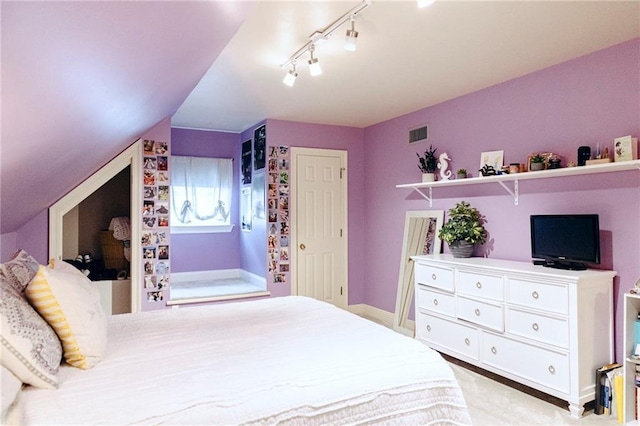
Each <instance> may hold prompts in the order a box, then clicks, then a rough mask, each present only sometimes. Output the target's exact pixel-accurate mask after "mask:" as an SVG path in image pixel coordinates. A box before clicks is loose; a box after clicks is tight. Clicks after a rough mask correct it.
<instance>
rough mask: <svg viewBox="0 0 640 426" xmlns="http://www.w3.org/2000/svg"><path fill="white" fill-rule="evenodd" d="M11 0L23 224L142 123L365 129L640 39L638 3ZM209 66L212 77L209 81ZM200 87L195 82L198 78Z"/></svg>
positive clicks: (12, 202) (9, 153) (2, 224)
mask: <svg viewBox="0 0 640 426" xmlns="http://www.w3.org/2000/svg"><path fill="white" fill-rule="evenodd" d="M357 3H358V1H357V0H355V1H334V0H325V1H258V2H256V3H253V2H245V1H150V2H146V1H84V2H82V1H69V2H22V1H18V2H12V1H2V2H1V9H0V10H1V14H2V16H1V22H2V113H3V114H2V123H1V124H2V131H1V136H2V144H1V151H0V155H1V163H0V164H1V174H0V197H1V198H0V233H7V232H14V231H16V230H17V229H19V228H20V227H21V226H22V225H24V224H25V223H26V222H27V221H28V220H30V219H32V218H33V217H34V216H35V215H37V214H38V213H40V212H42V211H43V210H44V209H46V208H47V207H48V206H49V205H51V204H52V203H53V202H55V201H56V200H57V199H59V198H60V197H61V196H62V195H64V194H65V193H66V192H68V191H69V190H71V189H72V188H73V187H74V186H75V185H77V184H78V183H79V182H81V181H82V180H83V179H85V178H87V177H88V176H89V175H91V173H92V172H93V171H95V170H97V169H98V168H99V167H100V166H102V165H103V164H105V163H106V162H108V161H109V160H110V159H111V158H113V157H114V156H115V155H117V154H118V153H119V152H120V151H122V150H123V149H124V148H126V147H127V146H128V145H129V144H131V143H132V142H133V141H135V140H136V139H137V138H138V137H139V136H140V135H141V134H143V133H144V132H145V131H146V130H148V129H149V128H151V127H152V126H154V125H155V124H156V123H158V122H159V121H161V120H163V119H165V118H167V117H170V116H173V118H172V125H173V126H177V127H187V128H200V129H213V130H225V131H231V132H241V131H243V130H246V129H247V128H249V127H250V126H252V125H254V124H256V123H257V122H259V121H261V120H263V119H265V118H275V119H285V120H292V121H303V122H310V123H324V124H335V125H347V126H355V127H365V126H368V125H371V124H375V123H379V122H382V121H385V120H388V119H391V118H394V117H397V116H399V115H402V114H405V113H408V112H412V111H416V110H418V109H421V108H424V107H426V106H430V105H433V104H436V103H439V102H443V101H446V100H449V99H452V98H455V97H458V96H461V95H464V94H467V93H470V92H473V91H476V90H480V89H482V88H486V87H489V86H492V85H495V84H498V83H501V82H504V81H506V80H509V79H513V78H516V77H518V76H522V75H525V74H528V73H531V72H534V71H537V70H540V69H543V68H545V67H549V66H552V65H554V64H558V63H561V62H564V61H567V60H569V59H572V58H576V57H578V56H582V55H585V54H588V53H591V52H594V51H596V50H599V49H603V48H605V47H608V46H611V45H614V44H617V43H621V42H623V41H626V40H630V39H632V38H635V37H639V36H640V2H638V1H635V0H634V1H593V2H584V1H540V2H538V1H449V0H438V1H436V3H435V4H434V5H432V6H431V7H429V8H427V9H418V8H416V3H415V2H414V1H413V0H411V1H383V0H377V1H376V0H374V1H373V2H372V4H371V6H370V7H368V8H367V9H366V10H365V11H364V12H362V14H361V15H360V16H359V17H358V19H357V21H356V25H357V30H358V31H359V32H360V37H359V41H358V49H357V51H356V52H353V53H351V52H346V51H344V50H343V49H342V47H341V44H342V40H343V38H344V31H345V30H346V27H345V28H341V29H340V30H339V31H336V33H335V35H334V36H333V37H331V38H330V39H329V41H328V43H326V44H325V45H324V46H321V47H319V48H318V50H317V57H318V58H319V60H320V62H321V64H322V67H323V70H324V73H323V74H322V75H321V76H319V77H315V78H311V77H310V76H309V75H308V69H307V67H306V60H307V59H308V58H306V57H304V58H301V61H302V64H300V65H299V66H298V72H299V77H298V81H297V82H296V85H295V86H294V87H293V88H289V87H286V86H284V85H283V84H282V83H281V81H282V77H283V76H284V74H285V71H286V70H283V69H281V67H280V65H281V64H282V63H283V62H284V61H285V60H286V59H287V58H288V57H289V55H290V54H292V53H293V52H294V51H295V50H297V49H298V48H299V47H300V46H301V45H302V44H304V43H305V42H306V41H307V40H308V36H309V35H310V34H311V33H312V32H313V31H315V30H319V29H322V28H323V27H325V26H326V25H328V24H329V23H331V22H332V21H333V20H334V19H336V18H337V17H339V16H340V15H342V14H343V13H345V12H346V11H348V10H349V9H351V8H352V7H353V6H354V5H356V4H357ZM203 76H204V77H203ZM194 88H195V89H194Z"/></svg>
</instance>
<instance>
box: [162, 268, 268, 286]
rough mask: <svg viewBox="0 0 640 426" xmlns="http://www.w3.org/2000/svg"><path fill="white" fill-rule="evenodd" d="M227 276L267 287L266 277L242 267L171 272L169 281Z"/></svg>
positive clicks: (214, 278)
mask: <svg viewBox="0 0 640 426" xmlns="http://www.w3.org/2000/svg"><path fill="white" fill-rule="evenodd" d="M228 278H242V279H243V280H245V281H247V282H249V283H251V284H255V285H257V286H262V287H263V288H265V289H266V288H267V279H266V278H264V277H261V276H258V275H256V274H252V273H251V272H247V271H245V270H243V269H238V268H236V269H218V270H215V271H190V272H172V273H171V282H174V283H179V282H184V281H200V280H211V279H213V280H224V279H228Z"/></svg>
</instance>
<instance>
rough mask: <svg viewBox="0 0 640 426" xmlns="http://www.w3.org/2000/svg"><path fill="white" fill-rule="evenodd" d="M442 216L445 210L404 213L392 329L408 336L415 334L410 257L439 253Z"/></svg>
mask: <svg viewBox="0 0 640 426" xmlns="http://www.w3.org/2000/svg"><path fill="white" fill-rule="evenodd" d="M443 219H444V210H421V211H408V212H407V214H406V216H405V221H404V238H403V241H402V256H401V257H400V274H399V277H398V292H397V296H396V311H395V314H394V318H393V329H394V330H395V331H397V332H399V333H402V334H405V335H407V336H413V334H414V327H413V324H410V323H409V311H410V310H411V304H412V302H413V286H414V284H413V262H412V261H411V256H417V255H425V254H436V253H440V251H441V248H442V242H441V241H440V238H438V231H439V230H440V228H442V222H443Z"/></svg>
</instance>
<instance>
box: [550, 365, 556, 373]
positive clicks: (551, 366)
mask: <svg viewBox="0 0 640 426" xmlns="http://www.w3.org/2000/svg"><path fill="white" fill-rule="evenodd" d="M548 370H549V373H551V374H556V368H555V367H554V366H553V365H550V366H549V369H548Z"/></svg>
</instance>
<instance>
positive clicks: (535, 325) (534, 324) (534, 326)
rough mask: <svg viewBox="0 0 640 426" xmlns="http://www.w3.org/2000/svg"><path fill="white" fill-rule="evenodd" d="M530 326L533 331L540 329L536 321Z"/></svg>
mask: <svg viewBox="0 0 640 426" xmlns="http://www.w3.org/2000/svg"><path fill="white" fill-rule="evenodd" d="M531 328H533V329H534V330H535V331H538V330H539V329H540V327H539V326H538V323H537V322H534V323H533V324H531Z"/></svg>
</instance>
